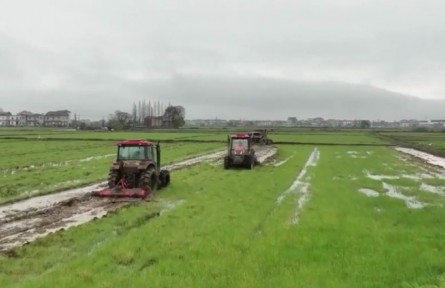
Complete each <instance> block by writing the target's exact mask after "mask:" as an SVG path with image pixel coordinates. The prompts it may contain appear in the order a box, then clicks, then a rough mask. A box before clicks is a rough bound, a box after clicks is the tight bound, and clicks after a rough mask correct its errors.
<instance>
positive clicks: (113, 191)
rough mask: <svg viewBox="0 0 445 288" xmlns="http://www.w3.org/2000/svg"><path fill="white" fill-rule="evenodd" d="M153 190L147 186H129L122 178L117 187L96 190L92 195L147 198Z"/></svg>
mask: <svg viewBox="0 0 445 288" xmlns="http://www.w3.org/2000/svg"><path fill="white" fill-rule="evenodd" d="M151 192H152V190H151V188H150V187H145V188H128V186H127V182H126V181H125V179H123V178H122V179H121V180H120V181H119V182H118V183H117V185H116V187H114V188H105V189H102V190H100V191H94V192H93V193H92V196H95V197H110V198H141V199H146V198H147V197H148V195H150V194H151Z"/></svg>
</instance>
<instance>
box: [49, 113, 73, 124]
mask: <svg viewBox="0 0 445 288" xmlns="http://www.w3.org/2000/svg"><path fill="white" fill-rule="evenodd" d="M70 115H71V112H70V111H68V110H60V111H50V112H48V113H46V114H45V117H44V123H45V126H49V127H68V126H69V124H70Z"/></svg>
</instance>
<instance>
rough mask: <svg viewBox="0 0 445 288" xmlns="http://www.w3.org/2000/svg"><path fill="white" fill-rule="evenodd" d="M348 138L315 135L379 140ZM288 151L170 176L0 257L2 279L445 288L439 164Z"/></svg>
mask: <svg viewBox="0 0 445 288" xmlns="http://www.w3.org/2000/svg"><path fill="white" fill-rule="evenodd" d="M342 135H343V133H342V134H334V135H331V136H332V138H325V137H327V136H326V135H321V136H320V137H321V138H318V139H317V137H318V135H317V134H313V135H311V136H307V137H310V138H308V142H309V140H310V142H312V143H317V141H320V142H322V143H323V142H327V141H332V142H335V141H338V142H340V143H342V142H341V141H344V142H343V143H348V141H350V140H351V139H352V138H353V139H356V140H357V141H363V140H366V141H375V142H374V143H379V141H380V140H379V139H368V137H371V138H372V135H370V134H358V135H354V136H352V135H347V134H346V135H345V136H342ZM299 136H300V135H295V136H292V135H286V137H290V138H292V139H294V137H295V138H297V137H299ZM342 137H346V138H345V139H342ZM356 137H357V138H356ZM271 138H273V139H274V140H275V138H274V137H271ZM358 139H361V140H358ZM1 143H2V144H5V143H3V142H1ZM51 143H52V142H51ZM54 143H56V142H54ZM68 143H70V142H68ZM87 143H88V142H85V145H86V146H85V147H83V148H82V149H81V150H84V149H85V150H88V149H92V150H91V151H96V150H95V149H97V153H98V154H96V155H99V154H100V155H102V154H106V153H109V152H108V150H101V148H98V147H96V146H94V145H93V144H87ZM328 143H329V142H328ZM5 145H6V144H5ZM88 145H92V146H88ZM171 145H172V146H171V149H164V150H163V151H164V153H165V154H164V155H165V156H164V158H167V159H171V160H173V159H178V158H181V157H184V155H185V154H187V152H184V151H186V149H185V147H190V146H188V145H190V144H183V145H184V146H183V147H182V148H181V149H183V150H181V149H177V147H176V146H173V145H177V144H171ZM201 145H204V146H201ZM205 145H208V144H197V145H192V146H191V147H193V148H187V149H190V150H187V151H189V152H190V153H192V152H191V151H192V150H193V149H195V148H196V147H208V149H212V148H214V147H213V146H205ZM17 149H18V150H20V149H19V148H17ZM35 149H37V150H38V149H39V148H38V147H36V148H35ZM42 149H43V148H42ZM104 149H105V148H104ZM107 149H108V148H107ZM37 150H36V151H37ZM43 150H44V149H43ZM111 151H112V149H111ZM178 151H182V152H181V153H180V152H178ZM194 151H196V150H193V152H194ZM42 153H43V152H42ZM79 153H80V152H79ZM111 153H112V152H111ZM175 153H176V154H175ZM86 154H88V152H87V153H86ZM86 154H78V156H76V159H82V158H83V157H88V156H85V155H86ZM66 155H67V154H66ZM66 155H65V156H60V157H66ZM65 159H70V158H65ZM284 160H287V161H286V162H284V164H282V165H280V166H277V167H275V166H274V165H272V164H268V165H264V166H261V167H257V168H255V169H254V170H252V171H249V170H224V169H223V168H222V167H220V166H214V165H210V164H208V163H206V164H200V165H198V166H194V167H191V168H188V169H185V170H180V171H175V172H174V173H173V174H172V183H171V186H169V187H168V188H166V189H164V190H161V192H159V193H158V194H157V196H156V198H155V201H154V202H143V203H140V204H139V205H134V206H131V207H126V208H123V209H121V210H119V211H118V212H116V213H112V214H110V215H109V216H108V217H106V218H103V219H100V220H96V221H93V222H90V223H88V224H85V225H82V226H80V227H77V228H70V229H68V230H67V231H63V232H58V233H55V234H52V235H50V236H48V237H45V238H42V239H39V240H37V241H36V242H34V243H32V244H30V245H27V246H24V247H22V248H20V249H17V250H16V254H15V255H14V257H6V256H4V257H2V256H0V287H54V286H58V287H59V286H60V287H119V286H126V287H147V286H150V287H403V288H405V287H406V288H408V287H422V288H427V287H428V288H429V287H437V288H439V287H445V242H444V241H443V239H444V237H445V230H444V229H443V226H444V219H445V210H444V207H443V205H444V204H445V189H444V186H445V172H444V171H443V170H440V169H437V168H434V167H430V166H428V165H426V164H423V163H421V162H420V161H413V160H412V159H410V158H407V157H405V156H403V155H401V154H399V153H398V152H396V151H395V150H393V149H392V148H389V147H370V146H369V147H366V146H363V147H355V146H346V145H345V146H314V145H299V146H294V145H281V146H279V154H278V159H276V162H277V163H279V162H280V161H284ZM97 161H99V160H97ZM100 161H102V160H100ZM107 161H108V160H107ZM169 161H170V160H169ZM31 162H32V161H31ZM88 163H89V162H88ZM99 170H100V169H99ZM99 170H98V171H99ZM36 177H37V176H36ZM24 178H26V177H24V176H23V177H22V179H24ZM37 178H38V177H37ZM295 180H298V181H295ZM363 189H368V190H366V191H371V192H372V193H371V192H369V193H370V195H371V196H372V197H371V196H367V195H365V194H364V193H363ZM361 191H362V192H361Z"/></svg>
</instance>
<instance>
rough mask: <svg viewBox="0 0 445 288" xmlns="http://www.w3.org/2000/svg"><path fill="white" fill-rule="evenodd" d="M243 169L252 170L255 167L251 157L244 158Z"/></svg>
mask: <svg viewBox="0 0 445 288" xmlns="http://www.w3.org/2000/svg"><path fill="white" fill-rule="evenodd" d="M244 161H245V164H244V165H245V167H246V168H247V169H249V170H252V169H253V167H254V166H255V159H254V157H253V156H252V155H246V156H245V160H244Z"/></svg>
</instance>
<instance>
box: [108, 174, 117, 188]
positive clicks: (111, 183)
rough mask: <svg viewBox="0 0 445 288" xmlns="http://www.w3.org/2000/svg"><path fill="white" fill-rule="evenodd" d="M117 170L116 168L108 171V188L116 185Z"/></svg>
mask: <svg viewBox="0 0 445 288" xmlns="http://www.w3.org/2000/svg"><path fill="white" fill-rule="evenodd" d="M118 177H119V172H118V171H117V170H110V172H109V173H108V188H110V189H111V188H114V187H116V184H117V182H119V179H118Z"/></svg>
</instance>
